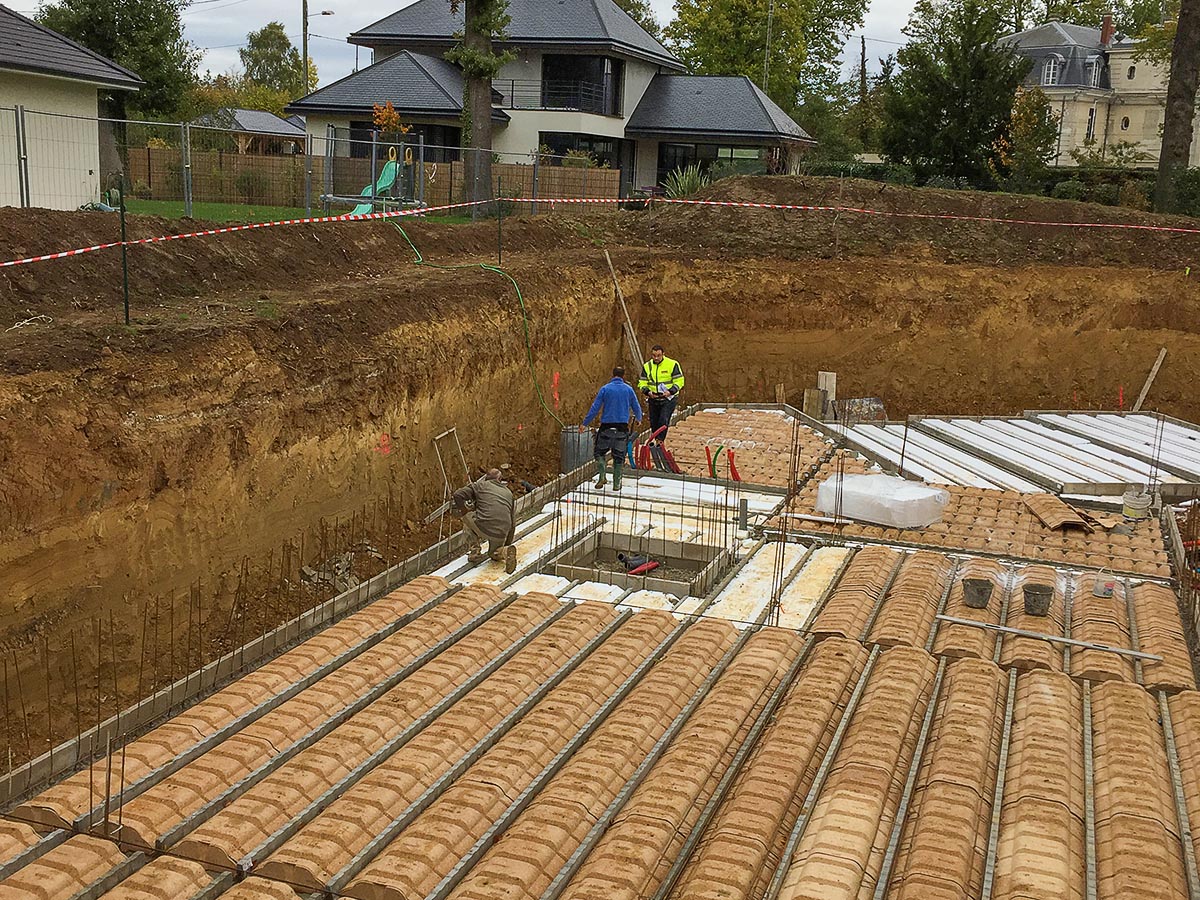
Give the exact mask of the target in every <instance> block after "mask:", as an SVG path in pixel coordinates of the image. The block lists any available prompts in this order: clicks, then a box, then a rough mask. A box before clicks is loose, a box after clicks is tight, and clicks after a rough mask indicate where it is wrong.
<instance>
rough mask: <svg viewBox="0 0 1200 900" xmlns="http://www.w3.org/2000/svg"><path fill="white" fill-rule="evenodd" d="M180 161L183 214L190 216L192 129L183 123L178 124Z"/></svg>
mask: <svg viewBox="0 0 1200 900" xmlns="http://www.w3.org/2000/svg"><path fill="white" fill-rule="evenodd" d="M179 135H180V139H181V140H180V144H179V153H180V162H181V164H182V166H183V169H182V171H183V214H184V215H185V216H186V217H187V218H189V219H190V218H191V217H192V129H191V127H190V126H188V125H186V124H184V125H180V126H179Z"/></svg>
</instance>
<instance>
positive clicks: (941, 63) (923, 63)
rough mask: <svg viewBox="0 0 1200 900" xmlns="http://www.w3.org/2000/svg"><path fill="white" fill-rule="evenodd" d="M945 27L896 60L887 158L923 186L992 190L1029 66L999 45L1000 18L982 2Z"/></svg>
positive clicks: (960, 8) (955, 13)
mask: <svg viewBox="0 0 1200 900" xmlns="http://www.w3.org/2000/svg"><path fill="white" fill-rule="evenodd" d="M944 22H945V25H944V27H943V28H941V29H940V30H938V31H936V32H935V33H932V34H930V35H928V36H927V37H924V38H921V39H918V40H914V41H912V42H911V43H909V44H907V45H906V46H905V47H903V48H902V49H901V50H900V52H899V53H898V54H897V63H898V64H899V67H900V71H899V72H898V73H897V74H896V75H895V76H894V77H893V78H892V79H891V81H890V84H889V85H888V87H887V90H886V92H885V94H884V103H883V129H882V144H883V150H884V153H885V155H886V156H887V157H888V158H889V159H891V160H893V161H896V162H903V163H906V164H908V165H909V166H911V167H912V168H913V170H914V171H915V172H916V173H917V176H918V177H919V178H921V179H927V178H929V177H930V176H932V175H944V176H947V177H950V178H956V179H965V180H967V181H968V182H970V183H972V184H984V183H988V182H990V181H991V180H992V175H991V172H992V171H993V168H994V166H995V156H996V152H997V151H996V147H997V145H998V143H999V142H1000V141H1001V140H1004V139H1008V138H1010V136H1011V128H1012V108H1013V100H1014V97H1015V95H1016V91H1017V87H1018V86H1019V85H1020V83H1021V80H1022V79H1023V78H1024V76H1025V74H1026V72H1027V71H1028V69H1029V61H1028V60H1027V59H1023V58H1022V57H1020V56H1018V55H1016V54H1015V53H1014V52H1013V51H1012V49H1011V48H1009V47H1006V46H1004V45H1001V44H999V43H998V40H999V38H1000V37H1001V36H1002V35H1003V33H1004V29H1003V26H1002V24H1001V21H1000V16H999V14H998V12H997V11H996V10H995V9H987V8H982V7H981V6H980V4H979V2H978V0H963V2H962V3H961V4H959V5H957V6H956V7H955V8H953V9H951V10H949V11H948V13H947V14H946V16H945V19H944Z"/></svg>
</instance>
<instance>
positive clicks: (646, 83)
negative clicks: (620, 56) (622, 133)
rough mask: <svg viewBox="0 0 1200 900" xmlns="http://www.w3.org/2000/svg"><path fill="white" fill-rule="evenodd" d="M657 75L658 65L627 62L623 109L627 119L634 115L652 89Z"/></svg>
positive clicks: (634, 61)
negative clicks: (648, 90) (647, 91)
mask: <svg viewBox="0 0 1200 900" xmlns="http://www.w3.org/2000/svg"><path fill="white" fill-rule="evenodd" d="M657 74H658V66H656V65H653V64H651V63H647V62H642V61H641V60H636V59H630V60H626V61H625V105H624V107H623V109H624V110H625V118H627V119H628V118H629V117H630V116H632V115H633V111H634V110H635V109H637V106H638V104H639V103H641V102H642V97H643V96H645V94H646V89H647V88H649V87H650V82H651V81H653V80H654V76H655V75H657Z"/></svg>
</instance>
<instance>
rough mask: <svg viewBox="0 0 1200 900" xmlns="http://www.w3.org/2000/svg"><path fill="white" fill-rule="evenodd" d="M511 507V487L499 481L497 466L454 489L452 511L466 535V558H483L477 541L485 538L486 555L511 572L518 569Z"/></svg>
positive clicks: (476, 561) (479, 542)
mask: <svg viewBox="0 0 1200 900" xmlns="http://www.w3.org/2000/svg"><path fill="white" fill-rule="evenodd" d="M468 504H470V508H468ZM514 507H515V501H514V500H513V495H512V491H510V490H509V489H508V488H506V487H505V486H504V485H503V483H501V481H500V470H499V469H490V470H488V473H487V474H486V475H484V476H483V477H482V478H481V479H479V480H478V481H475V482H472V483H471V484H468V485H467V486H466V487H463V488H459V489H458V490H457V491H455V492H454V511H455V512H456V513H457V514H458V515H459V516H461V517H462V523H463V528H465V529H466V531H467V535H468V536H469V545H470V548H471V549H470V550H468V551H467V562H470V563H478V562H482V561H483V559H484V556H483V551H482V549H481V547H480V545H481V544H482V543H483V541H487V542H488V555H489V556H490V557H491V558H492V559H494V560H496V561H497V562H503V563H504V571H505V572H508V573H509V574H510V575H511V574H512V573H513V572H515V571H516V570H517V548H516V546H515V545H514V544H513V539H514V537H515V535H516V524H515V521H514V517H513V512H514Z"/></svg>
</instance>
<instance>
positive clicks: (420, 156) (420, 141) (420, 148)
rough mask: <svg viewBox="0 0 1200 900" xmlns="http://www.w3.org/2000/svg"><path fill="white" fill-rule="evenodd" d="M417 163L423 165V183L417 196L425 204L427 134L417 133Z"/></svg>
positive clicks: (421, 182)
mask: <svg viewBox="0 0 1200 900" xmlns="http://www.w3.org/2000/svg"><path fill="white" fill-rule="evenodd" d="M417 165H418V166H420V167H421V180H420V182H419V184H420V185H421V187H420V189H419V193H418V196H417V202H418V203H420V204H421V206H425V135H423V134H418V135H417Z"/></svg>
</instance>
